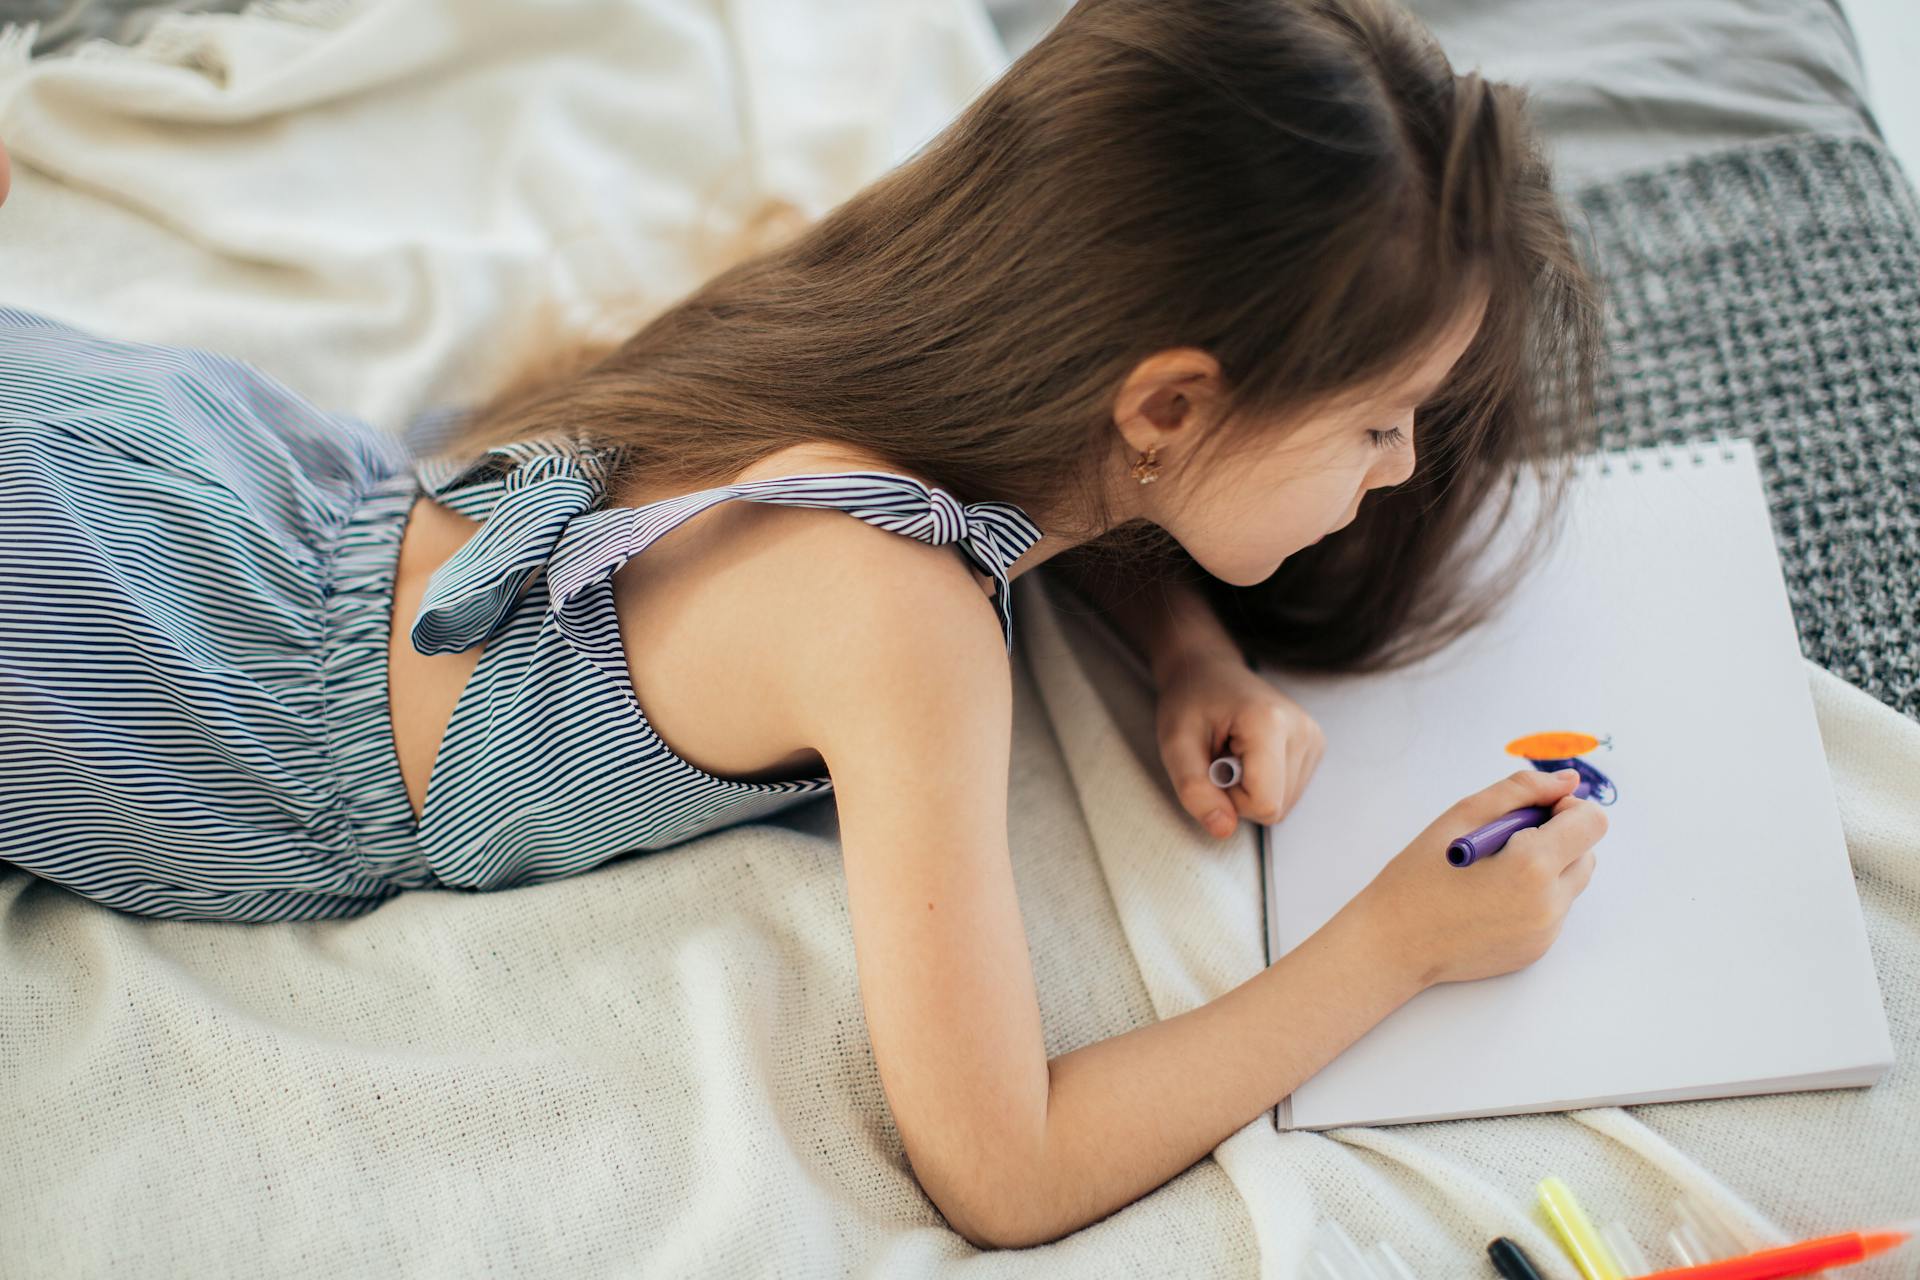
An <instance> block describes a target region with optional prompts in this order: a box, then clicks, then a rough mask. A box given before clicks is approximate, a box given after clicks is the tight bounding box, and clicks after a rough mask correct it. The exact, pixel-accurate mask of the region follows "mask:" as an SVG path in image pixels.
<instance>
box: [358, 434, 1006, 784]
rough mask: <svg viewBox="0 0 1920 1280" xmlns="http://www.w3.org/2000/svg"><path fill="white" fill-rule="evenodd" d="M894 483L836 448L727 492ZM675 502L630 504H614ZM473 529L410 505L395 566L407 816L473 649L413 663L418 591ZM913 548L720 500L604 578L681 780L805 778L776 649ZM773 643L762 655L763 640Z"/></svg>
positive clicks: (982, 582) (940, 552) (817, 762)
mask: <svg viewBox="0 0 1920 1280" xmlns="http://www.w3.org/2000/svg"><path fill="white" fill-rule="evenodd" d="M859 468H869V469H876V470H885V471H897V470H898V468H895V467H891V466H888V465H887V464H885V463H883V462H878V461H875V460H872V459H863V458H860V457H858V456H856V455H854V454H851V453H849V452H847V451H846V450H844V449H841V448H839V447H838V446H825V445H818V444H813V443H806V444H801V445H794V446H789V447H788V448H786V449H782V450H780V451H779V452H777V453H775V454H771V455H769V456H768V457H766V458H762V459H760V460H759V461H758V462H756V463H754V464H753V465H752V466H750V467H748V468H746V469H744V470H743V471H742V472H741V473H740V474H739V475H738V476H736V477H735V480H734V482H735V483H739V482H741V481H745V480H757V479H762V478H765V477H768V476H780V475H797V474H802V473H807V472H816V471H843V470H853V469H859ZM671 496H674V495H673V494H671V493H664V492H663V493H651V494H649V493H637V492H630V493H624V494H620V495H616V499H617V505H621V506H641V505H644V504H646V503H647V502H650V501H657V500H659V499H663V498H667V497H671ZM479 528H480V525H479V523H478V522H477V521H474V520H469V519H468V518H467V517H465V516H463V515H460V514H459V513H458V512H455V511H452V510H449V509H448V508H446V507H443V506H441V505H440V504H439V503H437V502H435V501H433V500H432V499H431V498H426V497H421V498H419V499H417V500H416V501H415V502H414V504H413V508H412V510H411V512H410V514H409V517H408V520H407V525H406V530H405V532H404V534H403V535H402V538H401V543H400V553H399V559H398V562H397V564H396V567H395V574H394V590H393V615H392V633H391V635H390V636H389V638H388V645H387V701H388V708H389V711H390V713H391V716H392V722H393V740H394V749H395V753H396V754H397V756H398V758H399V764H400V776H401V780H402V781H403V782H404V783H405V785H406V789H407V798H408V800H409V802H410V803H411V804H412V806H413V812H414V817H415V818H416V820H417V819H418V818H419V816H420V814H421V811H422V809H423V808H424V806H425V802H426V793H427V783H428V779H429V777H430V775H431V771H432V768H433V762H434V759H435V758H436V756H437V755H438V754H439V750H440V741H441V738H442V737H443V736H444V735H445V733H446V730H447V724H448V722H449V721H450V720H451V719H452V716H453V711H454V707H455V705H456V704H457V703H458V701H459V698H460V694H461V691H462V690H463V689H464V688H465V686H466V682H467V679H468V677H469V676H471V675H472V674H473V669H474V667H475V666H476V665H478V663H479V661H480V655H481V653H482V652H483V649H484V646H479V647H475V648H473V649H469V650H467V651H465V652H464V653H449V654H423V653H420V652H418V651H417V650H415V649H414V647H413V645H412V644H411V643H410V642H409V639H408V634H407V631H408V626H409V624H410V623H411V621H412V619H413V617H414V615H415V613H416V612H418V610H419V607H420V600H421V597H422V596H423V595H424V594H425V592H426V587H427V580H428V579H429V578H431V577H432V576H433V572H434V570H436V569H438V568H439V567H440V566H441V565H442V564H444V563H445V562H446V561H447V559H448V558H450V557H451V556H452V555H453V554H454V552H456V551H458V550H459V549H460V547H461V546H462V545H464V544H465V542H466V540H467V539H468V538H470V537H472V536H473V534H474V533H475V531H477V530H478V529H479ZM875 536H878V537H880V538H886V539H893V540H896V541H906V542H911V539H902V538H901V537H900V535H899V534H896V533H890V532H888V531H886V530H882V529H875V528H874V527H872V526H871V525H868V524H866V523H865V522H863V521H860V520H850V519H848V518H847V517H846V513H845V512H840V511H831V510H822V509H817V508H808V507H793V506H781V505H777V504H774V503H765V502H747V501H737V502H723V503H720V504H718V505H717V506H714V507H710V508H708V509H707V510H705V511H702V512H700V513H699V514H698V515H696V516H693V517H691V518H689V519H687V520H686V521H684V522H682V523H681V524H680V525H679V526H678V527H676V528H674V529H673V530H671V531H669V532H668V533H667V534H665V535H664V536H662V537H661V538H660V539H659V540H658V541H656V542H655V543H653V545H651V546H649V547H648V548H647V549H646V551H645V552H644V553H643V554H641V555H638V556H635V557H634V558H633V559H632V560H629V561H628V562H627V563H626V564H625V565H623V566H622V567H621V568H620V569H619V570H618V571H617V572H616V573H615V574H614V578H613V585H614V602H615V611H616V613H617V614H618V616H619V620H620V639H621V645H622V647H623V648H624V649H625V651H626V656H627V667H628V671H629V672H630V674H631V676H632V680H633V687H634V694H635V696H636V698H637V699H638V700H639V702H640V705H641V707H642V708H643V709H644V710H645V712H646V716H647V721H648V723H649V724H651V725H652V727H653V730H654V732H655V733H657V734H658V735H659V736H660V737H661V739H663V740H664V741H665V742H666V743H667V745H668V746H669V747H670V748H671V749H672V750H673V751H674V752H676V753H677V754H679V755H680V756H681V757H682V758H683V759H685V760H687V761H688V762H689V763H691V764H693V765H694V766H696V767H698V768H700V769H704V770H706V771H707V772H708V773H712V774H715V775H717V776H719V777H723V778H730V779H732V780H734V781H738V782H767V781H774V780H777V779H785V778H802V777H817V776H819V775H820V774H822V773H824V772H825V771H826V768H825V763H824V761H822V759H821V757H820V755H819V753H818V752H817V751H815V750H813V749H812V748H811V747H809V746H808V745H806V744H805V743H801V742H798V741H793V740H791V735H788V734H784V733H783V732H782V731H781V728H780V725H779V717H778V716H777V715H775V714H771V712H772V710H773V708H772V707H771V706H770V697H772V696H774V694H773V691H774V690H776V689H777V687H778V683H777V682H778V680H779V679H780V672H779V669H778V668H779V662H780V651H779V647H778V637H779V635H780V634H781V632H782V630H784V629H786V628H791V627H796V626H806V625H808V614H807V609H808V607H809V606H810V605H812V607H820V606H819V605H818V603H817V602H818V601H819V600H820V599H821V598H822V596H821V593H820V592H819V590H818V588H819V587H820V586H821V585H823V584H824V583H825V582H826V581H827V579H828V578H829V577H830V576H831V575H832V574H834V573H836V572H842V571H844V566H845V565H846V564H848V563H850V559H849V553H850V552H852V551H853V550H854V548H855V547H856V546H857V545H858V544H861V543H863V542H866V541H868V540H870V539H872V538H873V537H875ZM915 545H917V546H921V547H922V548H923V551H924V553H925V555H926V556H927V557H942V556H956V557H959V558H960V559H961V560H962V562H963V563H966V564H967V567H968V569H969V570H970V571H971V572H972V574H973V577H974V580H975V581H976V583H977V584H978V585H979V586H980V589H981V590H982V592H983V593H985V594H986V595H989V596H991V595H992V593H993V580H992V579H991V578H989V577H988V576H987V575H986V574H983V573H981V572H979V570H977V569H974V568H973V566H972V565H971V563H970V562H967V561H966V560H965V556H964V554H963V553H962V552H961V551H960V548H959V547H958V546H957V545H954V544H948V545H946V546H939V547H934V546H926V545H925V544H915ZM769 638H772V642H771V643H770V642H769Z"/></svg>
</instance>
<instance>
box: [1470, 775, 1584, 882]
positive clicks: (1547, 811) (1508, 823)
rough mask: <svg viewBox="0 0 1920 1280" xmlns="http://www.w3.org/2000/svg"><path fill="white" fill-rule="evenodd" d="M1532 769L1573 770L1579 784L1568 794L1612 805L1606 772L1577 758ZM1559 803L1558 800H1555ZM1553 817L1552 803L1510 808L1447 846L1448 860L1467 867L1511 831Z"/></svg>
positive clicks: (1504, 840)
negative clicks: (1578, 779) (1578, 775)
mask: <svg viewBox="0 0 1920 1280" xmlns="http://www.w3.org/2000/svg"><path fill="white" fill-rule="evenodd" d="M1533 765H1534V767H1535V768H1537V769H1540V770H1542V771H1544V772H1546V773H1558V772H1560V770H1562V769H1574V770H1577V771H1578V772H1579V774H1580V784H1579V785H1578V786H1576V787H1575V788H1574V789H1573V790H1572V791H1571V792H1570V793H1569V794H1571V795H1574V796H1577V797H1578V798H1580V799H1582V800H1586V799H1588V798H1594V799H1595V800H1596V801H1597V803H1600V804H1612V803H1613V801H1614V799H1615V798H1616V792H1615V791H1614V786H1613V783H1612V782H1610V781H1608V780H1607V777H1606V775H1604V774H1602V773H1601V772H1600V771H1599V770H1598V769H1596V768H1594V767H1593V766H1592V765H1590V764H1588V763H1587V762H1586V761H1585V760H1582V759H1580V758H1579V757H1577V756H1576V757H1574V758H1573V759H1571V760H1535V761H1534V762H1533ZM1554 803H1555V804H1557V803H1559V802H1558V801H1555V802H1554ZM1552 816H1553V805H1540V804H1530V805H1527V806H1526V807H1524V808H1520V809H1513V810H1509V811H1508V812H1506V813H1503V814H1501V815H1500V816H1499V817H1497V818H1495V819H1494V820H1493V821H1492V822H1489V823H1487V824H1486V825H1485V826H1481V827H1475V828H1474V829H1473V830H1472V831H1469V832H1467V834H1465V835H1463V836H1461V837H1460V838H1459V839H1457V840H1455V841H1454V842H1453V843H1452V844H1450V845H1448V846H1447V861H1448V862H1450V863H1452V864H1453V865H1454V866H1456V867H1464V866H1469V865H1471V864H1472V863H1474V862H1477V861H1479V860H1480V859H1481V858H1486V857H1490V856H1492V855H1493V854H1496V853H1498V852H1500V850H1501V849H1502V848H1504V847H1505V846H1506V843H1507V841H1509V840H1511V839H1513V836H1514V833H1515V832H1519V831H1524V830H1526V829H1527V828H1528V827H1537V826H1540V825H1541V824H1542V823H1544V822H1546V820H1547V819H1548V818H1551V817H1552Z"/></svg>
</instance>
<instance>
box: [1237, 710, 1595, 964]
mask: <svg viewBox="0 0 1920 1280" xmlns="http://www.w3.org/2000/svg"><path fill="white" fill-rule="evenodd" d="M1303 714H1304V713H1303ZM1318 758H1319V755H1318V751H1317V750H1316V752H1315V754H1314V759H1315V760H1316V761H1317V760H1318ZM1241 764H1242V762H1241V761H1240V760H1239V759H1238V758H1236V757H1234V756H1220V757H1217V758H1216V759H1215V760H1214V761H1213V762H1212V766H1211V768H1210V769H1209V776H1210V779H1211V780H1212V781H1213V783H1214V784H1215V785H1216V786H1232V785H1233V783H1234V782H1235V780H1236V779H1237V778H1238V776H1239V774H1240V772H1241ZM1586 788H1587V782H1586V780H1585V779H1583V778H1582V777H1581V776H1580V773H1579V771H1578V770H1576V769H1562V770H1560V771H1558V772H1556V773H1546V772H1543V771H1541V770H1539V769H1521V770H1519V771H1517V772H1515V773H1513V774H1510V775H1508V776H1507V777H1505V778H1503V779H1501V780H1500V781H1499V782H1496V783H1494V784H1493V785H1492V786H1490V787H1487V788H1485V789H1483V790H1480V791H1476V792H1474V793H1473V794H1472V795H1470V796H1467V797H1466V798H1464V799H1462V800H1460V801H1459V802H1458V803H1456V804H1455V805H1454V806H1453V807H1452V808H1450V809H1448V810H1447V811H1446V812H1445V813H1443V814H1441V815H1440V816H1439V817H1438V818H1436V819H1434V821H1433V822H1432V823H1431V824H1429V825H1428V827H1427V828H1426V829H1425V830H1424V831H1422V832H1421V833H1420V834H1419V835H1417V836H1415V837H1414V838H1413V841H1412V843H1410V844H1408V845H1407V847H1406V848H1405V849H1402V850H1401V851H1400V853H1398V854H1397V855H1395V857H1394V859H1393V860H1392V861H1391V862H1389V863H1387V865H1386V866H1385V867H1383V868H1382V869H1381V870H1380V872H1379V874H1378V875H1376V876H1375V877H1374V878H1373V879H1372V881H1370V882H1369V883H1368V884H1367V886H1366V888H1364V889H1362V890H1361V891H1360V892H1359V893H1358V894H1356V895H1355V896H1354V898H1353V899H1352V901H1350V902H1349V903H1348V904H1347V905H1346V907H1345V908H1343V909H1342V914H1345V913H1346V912H1354V913H1356V915H1357V916H1358V917H1359V918H1361V919H1363V920H1366V921H1367V922H1368V923H1369V926H1370V927H1371V928H1372V930H1373V932H1374V933H1375V935H1376V936H1377V937H1379V938H1380V939H1381V941H1382V954H1383V955H1388V954H1398V955H1402V956H1405V957H1408V958H1409V959H1410V960H1411V961H1412V964H1413V968H1414V972H1413V973H1412V974H1410V975H1409V976H1410V977H1412V978H1413V979H1414V980H1415V981H1416V982H1417V983H1418V985H1419V986H1421V987H1427V986H1432V985H1434V984H1436V983H1441V982H1469V981H1472V980H1474V979H1477V978H1491V977H1495V976H1498V975H1500V974H1503V973H1512V972H1513V971H1515V970H1517V969H1524V968H1526V967H1527V966H1528V965H1530V964H1532V963H1533V962H1534V961H1535V960H1538V959H1539V958H1540V957H1541V956H1543V955H1545V954H1546V953H1547V949H1548V948H1549V947H1551V946H1552V945H1553V943H1554V940H1555V939H1556V938H1558V937H1559V935H1560V926H1561V923H1562V921H1563V920H1564V919H1565V917H1566V914H1567V909H1568V908H1569V907H1570V906H1572V905H1573V900H1574V899H1575V898H1577V897H1579V896H1580V894H1581V893H1582V892H1583V891H1584V890H1585V889H1586V887H1587V882H1588V881H1589V880H1590V879H1592V877H1593V868H1594V854H1593V846H1594V845H1596V844H1598V843H1599V841H1600V838H1601V837H1602V836H1604V835H1606V833H1607V815H1606V812H1605V811H1604V810H1603V809H1602V807H1601V806H1600V805H1599V804H1598V803H1596V802H1595V801H1593V800H1590V799H1587V798H1585V791H1586ZM1576 790H1579V791H1581V792H1582V794H1580V795H1576V794H1575V792H1576ZM1291 804H1292V795H1291V794H1290V795H1289V797H1288V806H1289V807H1291ZM1530 808H1537V809H1539V810H1542V811H1544V812H1545V813H1546V814H1547V816H1546V818H1545V820H1544V821H1540V820H1535V822H1534V823H1530V824H1529V825H1525V826H1522V827H1521V828H1520V829H1518V830H1517V831H1515V832H1513V834H1512V835H1510V836H1508V837H1507V838H1506V840H1505V843H1504V846H1503V848H1504V851H1505V856H1503V857H1499V858H1491V859H1488V858H1484V857H1483V859H1482V860H1481V861H1480V864H1479V869H1478V871H1477V872H1476V874H1475V875H1473V876H1465V875H1461V874H1459V870H1458V868H1457V866H1456V865H1455V864H1454V863H1453V862H1451V861H1450V860H1449V858H1448V856H1447V850H1448V847H1449V845H1450V844H1452V843H1453V842H1454V841H1455V840H1456V839H1457V838H1458V837H1459V836H1460V834H1461V833H1462V832H1468V831H1477V830H1479V829H1481V828H1483V827H1486V826H1488V825H1489V824H1492V823H1494V822H1496V821H1497V820H1499V819H1501V818H1503V817H1510V816H1511V815H1512V814H1513V813H1514V812H1515V811H1516V810H1524V809H1530Z"/></svg>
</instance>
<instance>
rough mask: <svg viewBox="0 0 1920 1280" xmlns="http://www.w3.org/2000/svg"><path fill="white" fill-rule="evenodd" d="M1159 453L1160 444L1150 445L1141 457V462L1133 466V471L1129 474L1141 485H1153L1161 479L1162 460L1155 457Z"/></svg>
mask: <svg viewBox="0 0 1920 1280" xmlns="http://www.w3.org/2000/svg"><path fill="white" fill-rule="evenodd" d="M1159 451H1160V445H1159V443H1158V442H1155V443H1153V444H1150V445H1148V446H1147V451H1146V452H1145V453H1143V454H1141V455H1140V458H1139V460H1138V461H1137V462H1135V463H1134V464H1133V470H1131V471H1130V472H1128V473H1127V474H1129V475H1131V476H1132V477H1133V478H1134V479H1136V480H1138V481H1139V482H1140V483H1141V484H1152V483H1153V482H1154V481H1155V480H1158V479H1159V478H1160V459H1158V458H1156V457H1155V456H1154V455H1155V454H1156V453H1158V452H1159Z"/></svg>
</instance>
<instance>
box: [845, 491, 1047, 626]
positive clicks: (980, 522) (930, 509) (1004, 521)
mask: <svg viewBox="0 0 1920 1280" xmlns="http://www.w3.org/2000/svg"><path fill="white" fill-rule="evenodd" d="M900 478H901V479H903V480H905V481H907V483H908V484H909V485H911V486H912V487H913V489H914V490H917V492H918V496H919V498H920V501H918V502H913V503H909V504H907V505H906V506H904V507H895V506H882V507H871V508H869V507H855V508H849V510H851V511H852V512H853V514H854V515H857V516H859V517H860V518H861V519H862V520H865V521H867V522H868V523H869V524H875V525H878V526H880V527H881V528H883V529H891V530H893V531H894V532H895V533H904V534H906V535H907V536H908V537H910V538H917V539H919V540H920V541H921V542H925V543H929V544H931V545H933V546H943V545H945V544H946V543H949V542H957V543H959V544H960V547H961V549H962V550H963V551H964V552H965V553H966V556H967V558H968V559H969V560H971V561H973V562H974V563H975V564H977V565H979V566H980V569H981V571H982V572H984V573H985V574H987V576H989V577H991V578H992V579H993V601H994V603H995V604H996V605H998V606H999V609H1000V631H1001V634H1002V635H1004V636H1005V637H1006V641H1007V652H1009V653H1011V652H1013V602H1012V601H1011V600H1010V599H1009V598H1008V591H1007V570H1008V569H1009V568H1010V567H1011V566H1012V565H1013V562H1014V561H1015V560H1018V559H1019V558H1020V557H1021V556H1022V555H1024V554H1026V550H1027V548H1028V547H1031V546H1032V545H1033V544H1034V543H1035V542H1037V541H1039V540H1040V527H1039V526H1038V525H1036V524H1034V522H1033V521H1032V520H1030V519H1028V518H1027V513H1026V512H1024V511H1022V510H1021V509H1020V508H1019V507H1017V506H1014V505H1013V504H1012V503H1007V502H970V503H967V504H966V505H964V506H963V505H961V503H960V500H959V499H958V498H955V497H954V496H953V495H952V494H950V493H948V492H947V491H946V490H945V489H941V488H931V489H930V488H928V487H927V486H925V485H923V484H921V483H920V482H919V481H917V480H914V479H912V478H911V477H907V476H902V477H900Z"/></svg>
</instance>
